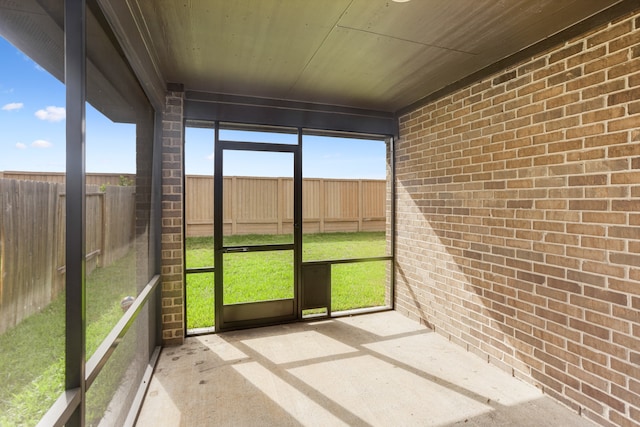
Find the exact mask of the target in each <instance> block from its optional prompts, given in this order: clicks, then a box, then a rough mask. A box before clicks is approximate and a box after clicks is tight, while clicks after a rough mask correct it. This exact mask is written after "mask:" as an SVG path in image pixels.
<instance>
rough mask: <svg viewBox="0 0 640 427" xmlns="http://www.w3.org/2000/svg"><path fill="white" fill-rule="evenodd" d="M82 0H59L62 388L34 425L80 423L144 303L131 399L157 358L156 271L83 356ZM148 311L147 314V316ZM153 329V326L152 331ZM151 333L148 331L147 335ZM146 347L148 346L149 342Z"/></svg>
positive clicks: (155, 171) (155, 210)
mask: <svg viewBox="0 0 640 427" xmlns="http://www.w3.org/2000/svg"><path fill="white" fill-rule="evenodd" d="M86 12H87V2H86V0H65V2H64V23H65V24H64V42H65V54H64V67H65V77H64V81H65V92H66V93H65V97H66V100H65V105H66V111H67V118H66V173H65V175H66V190H65V191H66V194H67V197H66V201H65V208H66V221H65V229H66V241H65V256H66V272H65V273H66V277H65V287H66V292H65V384H64V387H65V391H63V392H62V393H61V395H60V396H59V397H58V399H57V400H56V402H55V403H54V404H53V405H52V406H51V407H50V408H49V410H48V411H47V412H46V413H45V415H44V416H43V417H42V419H41V420H40V421H39V423H38V426H42V427H45V426H47V427H48V426H72V427H75V426H84V425H85V406H86V404H85V402H86V392H87V390H88V389H89V388H90V387H91V384H92V383H93V381H94V380H95V379H96V378H97V377H98V375H99V374H100V372H101V371H102V369H103V368H104V366H105V365H106V363H107V361H108V360H109V358H110V356H111V355H112V353H113V352H114V351H115V349H116V348H117V346H118V344H119V343H120V342H121V341H122V338H123V337H124V335H125V334H126V333H127V331H128V330H129V328H130V327H131V325H133V323H134V322H135V321H136V319H137V318H138V314H139V313H140V311H141V310H142V309H143V308H144V306H145V305H148V308H149V312H150V321H149V334H150V337H149V339H150V344H155V345H152V346H153V347H155V348H154V349H153V352H152V354H151V355H150V360H149V365H148V367H147V371H146V372H145V374H144V378H146V379H147V381H146V383H145V382H144V381H143V384H141V385H140V387H139V389H138V392H137V394H136V396H135V402H134V404H135V403H136V402H137V404H138V405H139V404H141V402H142V398H143V396H144V393H145V392H146V386H147V385H148V378H150V376H151V373H152V371H153V367H154V366H155V361H156V360H157V358H158V354H159V346H158V345H157V343H159V342H160V339H161V337H160V333H161V331H160V328H159V327H158V325H159V319H160V295H159V291H158V290H159V283H160V275H159V274H156V275H154V276H153V277H152V278H151V280H150V281H149V282H148V283H147V284H146V286H145V287H144V288H143V289H142V291H141V292H140V293H139V294H138V296H137V297H136V300H135V302H134V304H133V305H132V306H131V307H130V309H129V310H128V311H127V312H126V313H124V314H123V316H122V317H121V318H120V320H119V321H118V322H117V324H116V325H115V326H114V327H113V328H112V330H111V331H110V332H109V334H108V335H107V337H106V338H105V339H104V340H103V342H102V343H101V344H100V346H99V347H98V349H97V350H96V352H95V353H94V354H93V355H92V357H91V359H90V360H89V361H86V277H85V276H86V274H85V273H86V266H85V260H86V257H85V254H86V243H85V240H86V197H85V196H86V185H85V183H86V159H85V148H86V134H85V118H86V102H87V96H86V80H87V68H86V42H87V31H86V23H87V19H86ZM161 129H162V120H161V115H160V113H158V112H156V114H155V125H154V135H153V138H152V144H153V161H152V169H151V171H150V173H151V176H149V178H150V179H151V186H152V187H151V201H150V202H151V207H150V211H149V214H150V215H151V217H150V221H151V222H150V223H151V226H152V227H153V228H154V233H153V236H151V235H150V236H149V245H150V247H149V257H150V260H149V261H150V262H152V263H153V269H154V271H155V272H156V273H157V272H158V270H159V265H160V264H159V260H160V255H161V253H160V246H159V244H160V238H159V234H158V232H159V230H160V225H161V217H160V212H161V210H160V200H161V198H160V195H159V193H158V191H159V190H160V184H161V173H160V171H159V167H160V165H161V160H162V158H161V153H160V150H159V147H160V143H161V139H160V133H159V131H160V130H161ZM151 317H153V319H151ZM152 329H155V331H152ZM151 334H153V336H151ZM150 350H151V348H150ZM138 409H139V407H136V406H135V405H132V407H131V410H130V412H129V414H128V417H127V423H129V424H133V423H134V422H135V419H136V417H137V412H138Z"/></svg>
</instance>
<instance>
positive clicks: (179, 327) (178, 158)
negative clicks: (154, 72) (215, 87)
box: [161, 92, 185, 345]
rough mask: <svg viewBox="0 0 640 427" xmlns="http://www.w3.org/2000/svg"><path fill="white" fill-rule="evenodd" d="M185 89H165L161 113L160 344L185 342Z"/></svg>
mask: <svg viewBox="0 0 640 427" xmlns="http://www.w3.org/2000/svg"><path fill="white" fill-rule="evenodd" d="M183 104H184V92H168V93H167V96H166V105H165V110H164V112H163V115H162V243H161V248H162V270H161V274H162V343H163V345H174V344H182V342H183V341H184V334H185V329H184V328H185V325H184V304H183V301H184V295H183V294H184V284H183V280H184V279H183V278H184V272H183V269H184V259H183V256H182V255H183V248H182V245H183V242H184V238H183V225H182V222H183V211H182V198H183V196H182V194H183V191H182V189H183V183H182V176H183V173H182V165H183V161H182V155H183V152H184V150H183V144H182V141H183V135H182V133H183V124H182V119H183Z"/></svg>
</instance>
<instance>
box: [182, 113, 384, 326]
mask: <svg viewBox="0 0 640 427" xmlns="http://www.w3.org/2000/svg"><path fill="white" fill-rule="evenodd" d="M209 114H210V115H208V114H207V113H206V112H205V111H203V110H200V111H199V112H198V114H196V115H194V114H193V111H191V113H189V111H187V110H186V109H185V118H184V121H183V126H184V127H196V128H212V129H213V130H214V141H213V144H214V173H213V176H214V177H215V175H216V174H221V173H222V162H223V159H222V151H223V150H225V149H227V150H247V151H269V152H274V151H276V152H278V151H280V152H289V153H294V177H296V176H299V177H300V179H294V198H295V199H296V200H299V201H300V203H294V233H293V234H294V243H293V244H281V245H267V246H265V245H260V246H258V247H252V246H238V247H223V243H222V240H223V239H222V235H223V209H222V208H221V206H222V200H223V188H222V179H219V180H216V179H214V190H213V192H214V202H213V203H214V211H213V216H214V218H213V222H214V224H213V237H214V245H213V246H214V247H213V250H214V261H213V264H214V265H213V266H208V267H197V268H185V270H184V292H185V299H184V301H185V302H184V305H185V318H186V311H187V310H186V309H187V305H188V304H189V301H188V298H187V297H186V296H187V293H186V292H187V289H186V287H187V276H188V275H190V274H199V273H214V300H215V301H216V302H215V304H216V305H215V307H214V319H213V320H214V325H215V326H213V327H204V328H196V329H193V330H187V329H186V328H185V336H196V335H201V334H207V333H212V332H219V331H221V330H223V329H224V330H227V329H225V328H224V324H223V315H222V310H220V309H219V308H218V304H221V305H222V304H223V303H224V301H223V288H222V286H216V285H215V284H219V283H222V275H223V271H222V268H221V266H222V256H223V254H224V253H228V252H240V251H241V252H254V251H263V250H290V249H292V248H293V249H294V281H295V284H296V286H295V296H294V299H295V302H296V304H295V307H294V308H295V312H296V315H297V319H296V320H305V319H307V318H308V317H307V316H303V308H302V307H303V303H302V301H301V296H302V292H303V283H302V274H303V273H302V268H303V266H307V265H314V264H329V265H333V264H350V263H360V262H372V261H388V262H390V263H391V268H390V270H391V273H390V277H389V282H388V284H387V286H389V300H390V301H389V302H388V304H386V305H384V306H379V307H371V308H367V309H358V310H349V311H345V312H344V314H346V315H353V314H360V313H369V312H372V311H384V310H393V309H394V308H395V256H396V224H395V210H396V168H395V160H396V159H395V141H396V139H395V137H394V136H393V135H389V134H388V135H380V134H374V133H353V132H346V131H344V130H342V131H336V130H334V129H317V128H311V129H309V128H304V127H298V128H296V131H297V134H298V143H297V144H278V143H254V142H251V143H250V142H242V141H228V140H221V139H220V129H221V127H222V126H224V129H227V128H230V129H236V130H242V129H246V130H254V131H260V130H262V129H264V131H267V132H278V131H279V128H282V131H283V132H286V131H287V130H289V131H293V130H294V128H292V127H291V126H280V125H278V121H276V122H275V123H265V122H264V121H257V120H254V119H255V117H253V116H252V114H253V113H252V112H251V111H249V113H248V116H247V117H248V121H249V122H248V123H247V122H243V121H238V122H221V121H220V120H215V119H214V117H212V116H215V114H211V111H209ZM247 117H244V118H245V119H247ZM236 118H237V119H238V120H241V119H243V117H236ZM262 118H264V117H262ZM288 124H289V125H291V124H292V123H290V122H288ZM352 130H353V129H352ZM369 130H370V129H369ZM291 133H292V132H291ZM183 134H184V133H183ZM307 135H325V136H336V137H351V138H354V139H378V140H384V141H385V143H386V146H387V155H388V158H389V170H388V175H387V181H388V184H389V186H388V188H389V191H390V194H389V195H388V197H389V198H390V199H389V202H390V208H389V209H390V212H389V218H388V221H389V224H390V227H389V233H390V238H389V241H390V247H389V254H388V255H385V256H377V257H366V258H348V259H336V260H314V261H303V259H302V258H303V257H302V245H303V243H302V240H303V236H302V223H303V218H302V202H301V201H302V186H303V185H302V184H303V178H302V153H303V139H304V136H307ZM298 156H299V159H298V160H297V161H296V159H297V158H298ZM183 161H184V160H183ZM296 168H299V170H297V169H296ZM183 171H184V165H183ZM298 172H299V173H298ZM185 175H186V172H183V176H185ZM185 190H186V189H183V191H185ZM183 202H184V199H183ZM185 206H186V205H185ZM216 206H218V207H219V208H218V209H216ZM184 227H185V232H184V239H185V240H186V238H187V237H186V224H185V225H184ZM216 236H220V238H216ZM183 256H184V257H185V258H186V245H183ZM340 315H343V314H342V312H338V313H335V317H339V316H340ZM326 317H334V316H333V314H332V312H331V309H330V307H328V310H327V315H326ZM221 325H222V328H221ZM250 326H251V325H250V324H247V325H241V326H239V327H250ZM232 329H233V328H232Z"/></svg>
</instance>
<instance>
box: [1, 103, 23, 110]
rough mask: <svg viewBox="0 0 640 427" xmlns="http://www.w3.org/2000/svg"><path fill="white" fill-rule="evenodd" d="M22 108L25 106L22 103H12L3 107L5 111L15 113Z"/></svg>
mask: <svg viewBox="0 0 640 427" xmlns="http://www.w3.org/2000/svg"><path fill="white" fill-rule="evenodd" d="M22 107H24V104H23V103H22V102H10V103H8V104H5V105H3V106H2V109H3V110H4V111H15V110H19V109H21V108H22Z"/></svg>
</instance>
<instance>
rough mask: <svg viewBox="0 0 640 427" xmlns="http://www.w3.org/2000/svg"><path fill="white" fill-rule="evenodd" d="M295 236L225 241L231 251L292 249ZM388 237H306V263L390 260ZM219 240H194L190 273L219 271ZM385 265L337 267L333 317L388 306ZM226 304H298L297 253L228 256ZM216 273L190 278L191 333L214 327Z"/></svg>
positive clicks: (188, 258) (188, 250)
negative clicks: (261, 247)
mask: <svg viewBox="0 0 640 427" xmlns="http://www.w3.org/2000/svg"><path fill="white" fill-rule="evenodd" d="M292 241H293V237H292V236H291V235H247V236H228V237H225V242H224V244H225V245H226V246H245V245H259V244H276V243H291V242H292ZM385 251H386V240H385V233H384V232H362V233H323V234H308V235H305V236H304V237H303V260H304V261H321V260H336V259H346V258H366V257H375V256H384V255H386V252H385ZM213 264H214V261H213V239H212V238H203V237H197V238H188V239H187V242H186V265H187V268H195V267H211V266H213ZM386 264H387V262H385V261H377V262H366V263H355V264H336V265H333V266H332V271H331V281H332V293H331V296H332V304H331V310H332V311H341V310H349V309H354V308H362V307H375V306H382V305H384V304H385V300H384V298H385V287H386ZM224 283H225V289H224V301H225V304H234V303H238V302H249V301H264V300H272V299H283V298H293V253H292V252H291V251H277V252H250V253H231V254H225V256H224ZM213 306H214V273H194V274H189V275H187V329H194V328H203V327H211V326H213V324H214V319H213V317H214V312H213Z"/></svg>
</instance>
